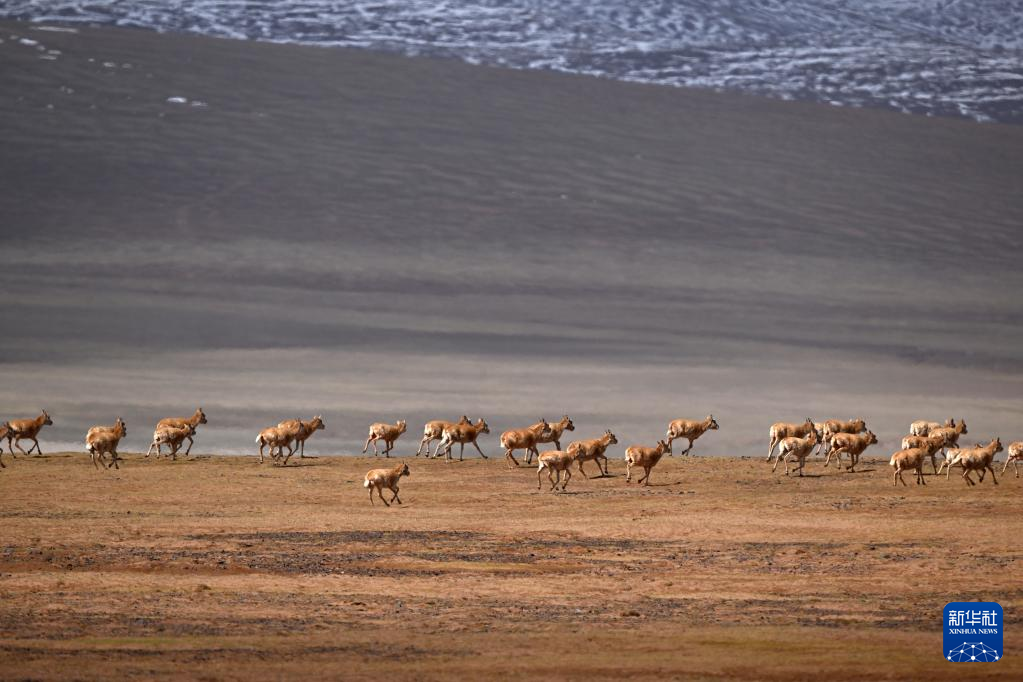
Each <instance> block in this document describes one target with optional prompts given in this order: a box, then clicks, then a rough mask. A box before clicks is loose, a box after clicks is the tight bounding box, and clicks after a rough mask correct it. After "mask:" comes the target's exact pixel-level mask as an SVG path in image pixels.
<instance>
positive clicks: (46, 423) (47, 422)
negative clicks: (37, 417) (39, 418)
mask: <svg viewBox="0 0 1023 682" xmlns="http://www.w3.org/2000/svg"><path fill="white" fill-rule="evenodd" d="M52 424H53V420H52V419H50V415H48V414H47V413H46V410H43V426H51V425H52Z"/></svg>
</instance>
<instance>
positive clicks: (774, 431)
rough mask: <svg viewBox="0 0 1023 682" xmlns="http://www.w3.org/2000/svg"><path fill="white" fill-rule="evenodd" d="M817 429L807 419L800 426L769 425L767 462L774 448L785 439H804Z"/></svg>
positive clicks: (782, 423) (784, 423) (810, 420)
mask: <svg viewBox="0 0 1023 682" xmlns="http://www.w3.org/2000/svg"><path fill="white" fill-rule="evenodd" d="M816 429H817V427H816V426H815V425H814V423H813V420H812V419H810V418H809V417H807V418H806V421H805V422H803V423H802V424H789V423H787V422H776V423H774V424H771V430H770V435H771V447H770V448H768V450H767V461H768V462H770V461H771V457H772V456H773V455H774V448H775V447H776V446H777V445H778V444H779V443H781V442H782V441H783V440H784V439H786V438H792V437H796V438H806V436H807V434H809V433H810V432H811V431H816Z"/></svg>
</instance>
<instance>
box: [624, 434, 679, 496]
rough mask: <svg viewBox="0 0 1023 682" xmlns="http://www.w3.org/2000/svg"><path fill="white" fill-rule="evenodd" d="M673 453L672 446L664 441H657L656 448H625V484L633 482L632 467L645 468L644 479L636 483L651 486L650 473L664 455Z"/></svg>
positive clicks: (638, 446)
mask: <svg viewBox="0 0 1023 682" xmlns="http://www.w3.org/2000/svg"><path fill="white" fill-rule="evenodd" d="M666 452H671V446H670V445H668V444H667V443H665V442H664V441H663V440H659V441H657V446H656V447H652V448H650V447H646V446H644V445H633V446H631V447H628V448H625V482H626V483H630V482H631V481H632V467H634V466H638V467H643V477H642V478H640V479H639V480H637V481H636V483H642V484H643V485H650V472H651V471H652V470H653V468H654V467H655V466H657V463H658V462H660V461H661V457H663V456H664V453H666Z"/></svg>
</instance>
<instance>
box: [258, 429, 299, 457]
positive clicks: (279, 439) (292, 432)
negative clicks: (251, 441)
mask: <svg viewBox="0 0 1023 682" xmlns="http://www.w3.org/2000/svg"><path fill="white" fill-rule="evenodd" d="M297 434H298V430H297V428H296V427H295V426H294V425H291V426H270V427H267V428H265V429H263V430H262V431H260V432H259V435H257V436H256V445H258V446H259V463H260V464H262V463H263V448H264V447H269V448H270V459H271V461H273V463H274V464H277V463H278V462H280V461H281V460H282V459H283V461H284V464H287V463H288V459H290V458H291V456H292V455H293V454H295V448H294V447H292V445H291V442H292V441H293V440H295V436H296V435H297ZM284 448H288V455H287V457H285V456H284ZM274 450H277V453H276V454H274Z"/></svg>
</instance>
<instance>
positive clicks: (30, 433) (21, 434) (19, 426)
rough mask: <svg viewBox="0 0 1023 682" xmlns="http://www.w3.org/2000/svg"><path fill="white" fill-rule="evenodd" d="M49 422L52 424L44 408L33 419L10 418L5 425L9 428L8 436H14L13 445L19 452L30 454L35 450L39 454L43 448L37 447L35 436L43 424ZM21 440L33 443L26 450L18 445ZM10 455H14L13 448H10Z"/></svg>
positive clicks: (47, 424) (37, 442) (45, 424)
mask: <svg viewBox="0 0 1023 682" xmlns="http://www.w3.org/2000/svg"><path fill="white" fill-rule="evenodd" d="M51 424H53V420H52V419H50V415H48V414H47V413H46V410H42V414H40V415H39V416H38V417H36V418H35V419H12V420H11V421H9V422H7V427H8V428H9V429H10V436H13V437H14V447H16V448H18V450H19V451H20V452H21V454H23V455H31V454H32V451H33V450H35V451H36V453H37V454H40V455H41V454H43V449H42V448H40V447H39V441H38V440H37V438H36V436H38V435H39V432H40V431H41V430H42V428H43V427H44V426H50V425H51ZM22 440H30V441H32V443H33V445H32V447H30V448H29V449H28V452H25V450H24V449H22V447H21V445H20V442H21V441H22ZM11 456H12V457H13V456H15V455H14V450H11Z"/></svg>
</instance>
